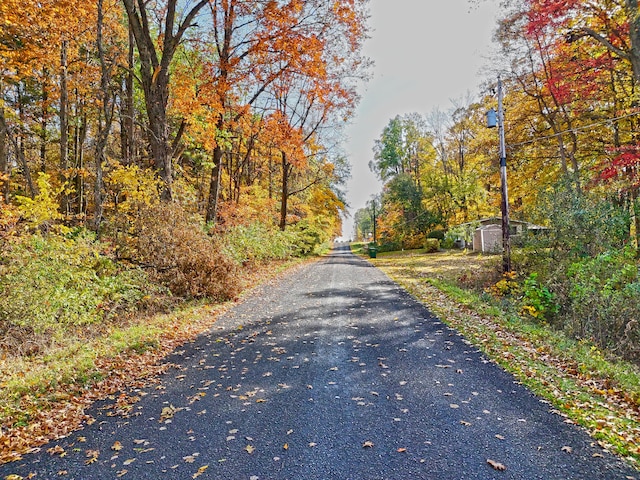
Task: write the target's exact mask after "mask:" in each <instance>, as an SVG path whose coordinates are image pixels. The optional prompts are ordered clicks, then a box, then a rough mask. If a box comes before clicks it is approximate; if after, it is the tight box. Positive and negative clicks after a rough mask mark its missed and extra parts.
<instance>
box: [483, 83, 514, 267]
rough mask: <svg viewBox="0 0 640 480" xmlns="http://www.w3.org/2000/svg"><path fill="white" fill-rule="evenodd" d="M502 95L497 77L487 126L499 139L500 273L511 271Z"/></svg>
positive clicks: (500, 84)
mask: <svg viewBox="0 0 640 480" xmlns="http://www.w3.org/2000/svg"><path fill="white" fill-rule="evenodd" d="M503 99H504V93H503V90H502V79H501V78H500V76H499V75H498V114H497V122H496V112H495V111H494V110H493V109H491V110H490V111H489V112H488V113H487V126H488V127H489V128H493V127H495V126H496V123H497V125H498V135H499V137H500V189H501V194H502V195H501V197H502V201H501V205H500V206H501V210H502V272H503V273H507V272H510V271H511V237H510V226H509V189H508V187H507V149H506V144H505V140H504V105H503Z"/></svg>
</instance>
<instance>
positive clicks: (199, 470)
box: [191, 465, 209, 478]
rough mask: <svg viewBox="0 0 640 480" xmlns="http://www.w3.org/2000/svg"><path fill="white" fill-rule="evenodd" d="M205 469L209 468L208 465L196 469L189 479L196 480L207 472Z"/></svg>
mask: <svg viewBox="0 0 640 480" xmlns="http://www.w3.org/2000/svg"><path fill="white" fill-rule="evenodd" d="M207 468H209V465H203V466H201V467H200V468H199V469H198V471H197V472H196V473H194V474H193V475H192V477H191V478H198V477H199V476H200V475H202V474H203V473H204V472H205V471H206V470H207Z"/></svg>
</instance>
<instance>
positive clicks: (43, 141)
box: [40, 69, 49, 172]
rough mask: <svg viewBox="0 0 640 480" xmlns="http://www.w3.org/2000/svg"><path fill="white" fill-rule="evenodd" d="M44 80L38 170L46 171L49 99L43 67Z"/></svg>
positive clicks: (46, 73) (45, 72)
mask: <svg viewBox="0 0 640 480" xmlns="http://www.w3.org/2000/svg"><path fill="white" fill-rule="evenodd" d="M43 76H44V77H45V80H43V82H42V112H41V117H40V171H42V172H46V170H47V140H48V139H47V127H48V121H47V120H48V117H49V112H48V111H47V102H48V101H49V92H48V90H47V81H46V78H47V76H48V72H47V70H46V69H45V71H44V75H43Z"/></svg>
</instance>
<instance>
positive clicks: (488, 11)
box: [343, 0, 498, 238]
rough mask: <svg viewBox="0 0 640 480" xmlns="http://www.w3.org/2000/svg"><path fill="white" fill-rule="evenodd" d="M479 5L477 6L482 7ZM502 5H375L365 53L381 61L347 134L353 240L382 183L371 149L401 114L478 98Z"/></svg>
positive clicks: (408, 0)
mask: <svg viewBox="0 0 640 480" xmlns="http://www.w3.org/2000/svg"><path fill="white" fill-rule="evenodd" d="M476 3H477V2H476ZM496 3H497V0H481V1H480V5H479V6H475V5H472V4H471V2H470V1H469V0H371V3H370V7H371V18H370V20H369V24H370V26H371V30H372V31H371V33H370V36H371V38H370V39H369V40H368V41H367V43H366V44H365V49H364V53H365V55H366V56H368V57H369V58H371V59H372V60H373V61H374V62H375V66H374V69H373V78H372V79H371V80H370V81H369V82H368V83H367V84H366V85H365V86H363V88H361V92H360V93H361V96H362V100H361V103H360V106H359V108H358V110H357V112H356V116H355V118H354V119H353V120H352V124H351V125H350V126H349V127H348V128H347V130H346V134H347V142H346V144H345V150H346V153H347V155H348V158H349V160H350V163H351V175H352V178H351V180H350V181H349V183H348V186H347V188H348V193H347V201H348V203H349V205H350V206H351V208H350V213H351V218H348V219H346V220H345V222H344V226H343V236H344V237H345V238H350V237H351V236H352V235H353V214H354V213H355V212H356V210H358V209H359V208H362V207H364V206H365V204H366V202H367V200H369V199H370V198H371V196H372V195H374V194H376V193H379V192H380V191H381V184H380V182H379V181H378V180H377V178H376V177H375V175H374V174H373V173H372V172H371V171H370V170H369V166H368V164H369V161H370V160H371V159H372V157H373V146H374V142H375V140H376V139H377V138H379V137H380V134H381V133H382V130H383V129H384V127H385V126H386V125H387V123H388V122H389V120H390V119H392V118H393V117H395V116H396V115H402V114H405V113H411V112H418V113H423V114H426V113H429V112H430V111H432V110H433V109H434V108H436V107H440V108H441V109H443V110H447V109H448V108H449V107H450V106H451V102H450V100H451V99H456V98H460V97H462V96H464V95H465V94H466V93H467V92H468V91H470V92H471V93H472V94H476V93H477V92H478V86H479V84H480V83H481V80H482V79H483V77H482V75H481V72H480V70H481V67H483V66H484V65H487V64H488V61H487V60H486V57H487V56H488V54H489V52H490V50H491V37H492V35H493V31H494V29H495V27H496V19H497V15H498V7H497V5H496Z"/></svg>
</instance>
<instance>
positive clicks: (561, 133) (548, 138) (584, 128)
mask: <svg viewBox="0 0 640 480" xmlns="http://www.w3.org/2000/svg"><path fill="white" fill-rule="evenodd" d="M636 115H640V112H634V113H629V114H627V115H622V116H620V117H615V118H609V119H607V120H602V121H601V122H597V123H592V124H589V125H584V126H582V127H576V128H570V129H569V130H564V131H562V132H558V133H554V134H552V135H547V136H545V137H537V138H533V139H531V140H527V141H526V142H519V143H512V144H509V145H508V146H509V148H514V147H521V146H523V145H531V144H532V143H536V142H541V141H543V140H550V139H552V138H556V137H559V136H561V135H564V134H567V133H577V132H580V131H582V130H588V129H590V128H594V127H601V126H602V125H607V124H610V123H614V122H618V121H620V120H624V119H625V118H629V117H635V116H636Z"/></svg>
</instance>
